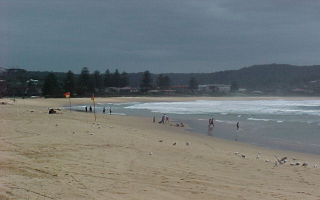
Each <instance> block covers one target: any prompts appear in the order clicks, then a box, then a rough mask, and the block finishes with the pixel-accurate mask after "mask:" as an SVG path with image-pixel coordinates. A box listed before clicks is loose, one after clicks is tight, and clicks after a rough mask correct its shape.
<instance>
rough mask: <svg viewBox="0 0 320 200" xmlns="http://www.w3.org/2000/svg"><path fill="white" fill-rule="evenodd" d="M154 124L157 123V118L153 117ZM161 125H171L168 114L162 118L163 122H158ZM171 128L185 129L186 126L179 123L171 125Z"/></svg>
mask: <svg viewBox="0 0 320 200" xmlns="http://www.w3.org/2000/svg"><path fill="white" fill-rule="evenodd" d="M152 122H153V123H155V122H156V116H153V118H152ZM158 123H159V124H166V123H169V117H168V116H167V114H164V115H163V116H162V117H161V120H160V121H159V122H158ZM170 126H178V127H184V124H183V123H182V122H181V123H177V124H175V125H174V124H170Z"/></svg>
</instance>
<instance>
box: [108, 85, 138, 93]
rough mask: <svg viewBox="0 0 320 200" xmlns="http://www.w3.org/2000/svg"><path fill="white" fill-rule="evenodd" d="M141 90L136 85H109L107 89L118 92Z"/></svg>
mask: <svg viewBox="0 0 320 200" xmlns="http://www.w3.org/2000/svg"><path fill="white" fill-rule="evenodd" d="M138 91H139V90H138V89H137V88H134V87H130V86H127V87H109V88H108V89H107V92H116V93H135V92H138Z"/></svg>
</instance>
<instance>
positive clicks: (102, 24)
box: [0, 0, 320, 73]
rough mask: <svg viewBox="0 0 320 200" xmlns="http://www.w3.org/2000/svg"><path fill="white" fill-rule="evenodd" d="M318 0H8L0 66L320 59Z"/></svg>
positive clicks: (138, 67)
mask: <svg viewBox="0 0 320 200" xmlns="http://www.w3.org/2000/svg"><path fill="white" fill-rule="evenodd" d="M319 8H320V5H319V3H318V1H311V0H310V1H294V0H291V1H253V0H252V1H249V0H245V1H238V0H234V1H231V0H221V1H204V0H203V1H201V0H197V1H188V0H176V1H174V0H171V1H169V0H168V1H166V0H162V1H150V0H139V1H135V0H120V1H119V0H114V1H113V0H104V1H102V0H101V1H99V0H92V1H88V0H86V1H81V0H68V1H65V0H63V1H62V0H56V1H53V0H42V1H39V0H27V1H15V0H3V1H2V2H1V3H0V11H1V14H0V17H1V18H0V36H1V39H0V45H1V47H0V48H1V49H0V53H1V56H0V59H1V60H0V66H1V67H5V68H8V67H11V66H20V67H21V68H24V69H27V70H40V71H63V72H66V71H67V70H69V69H70V70H72V71H74V72H75V73H79V72H80V70H81V69H82V68H83V67H88V68H89V69H90V70H91V71H93V70H100V71H101V72H104V71H105V70H106V69H109V70H110V71H114V70H115V69H119V70H120V71H126V72H139V71H145V70H149V71H150V72H152V73H162V72H214V71H221V70H229V69H239V68H241V67H245V66H250V65H254V64H265V63H286V64H296V65H314V64H320V56H319V52H318V46H319V43H320V41H319V39H318V33H319V32H320V20H319V18H320V14H319V12H318V11H319Z"/></svg>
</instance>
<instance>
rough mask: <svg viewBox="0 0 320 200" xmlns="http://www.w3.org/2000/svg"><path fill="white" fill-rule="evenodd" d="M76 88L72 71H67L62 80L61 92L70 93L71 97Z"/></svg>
mask: <svg viewBox="0 0 320 200" xmlns="http://www.w3.org/2000/svg"><path fill="white" fill-rule="evenodd" d="M75 88H76V82H75V76H74V73H73V72H72V71H70V70H69V71H68V72H67V74H66V77H65V80H64V86H63V90H64V91H63V92H70V94H71V96H72V95H73V94H74V92H75Z"/></svg>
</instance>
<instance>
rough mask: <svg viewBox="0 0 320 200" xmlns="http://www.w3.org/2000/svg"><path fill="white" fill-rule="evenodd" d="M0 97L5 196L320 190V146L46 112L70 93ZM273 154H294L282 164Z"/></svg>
mask: <svg viewBox="0 0 320 200" xmlns="http://www.w3.org/2000/svg"><path fill="white" fill-rule="evenodd" d="M195 99H199V98H96V101H97V102H125V101H188V100H195ZM1 100H2V101H3V102H7V103H6V104H1V105H0V116H1V118H0V120H1V131H0V172H1V177H0V199H68V200H72V199H77V200H81V199H86V200H87V199H111V200H113V199H114V200H124V199H126V200H127V199H135V200H150V199H153V200H157V199H159V200H160V199H161V200H162V199H166V200H171V199H172V200H185V199H190V200H191V199H192V200H194V199H208V200H209V199H210V200H212V199H228V200H233V199H234V200H236V199H237V200H238V199H252V200H257V199H264V200H265V199H266V200H267V199H290V200H293V199H305V200H308V199H320V191H319V187H320V169H319V168H314V167H313V166H314V164H317V163H318V164H320V156H317V155H308V154H302V153H296V152H288V151H278V150H272V149H266V148H261V147H256V146H251V145H247V144H243V143H239V142H235V141H227V140H223V139H217V138H213V137H209V136H205V135H201V134H196V133H190V132H187V131H184V130H183V128H182V127H175V126H170V125H169V124H159V123H152V117H150V118H143V117H130V116H116V115H103V114H98V113H97V114H96V115H94V114H93V113H85V112H70V111H69V110H65V109H61V110H57V114H48V108H59V106H63V105H68V104H69V101H68V99H42V98H39V99H24V100H23V99H18V101H17V102H15V103H13V102H12V101H11V100H10V99H1ZM71 101H72V103H73V104H88V105H89V104H90V103H92V101H90V99H71ZM160 141H161V142H160ZM175 142H176V145H173V143H175ZM186 142H190V144H189V145H186ZM259 151H260V159H256V155H257V154H258V152H259ZM234 152H239V153H238V154H237V155H235V154H234ZM242 154H244V155H245V158H243V157H242ZM274 155H277V156H278V157H280V158H282V157H285V156H286V157H288V162H287V163H285V164H281V165H279V166H275V165H274V162H275V160H276V159H275V157H274ZM292 158H295V159H296V160H295V161H293V159H292ZM265 159H268V160H269V162H265ZM289 162H294V163H296V162H301V163H303V162H308V163H309V165H308V166H307V167H302V166H301V165H300V166H290V164H289Z"/></svg>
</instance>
